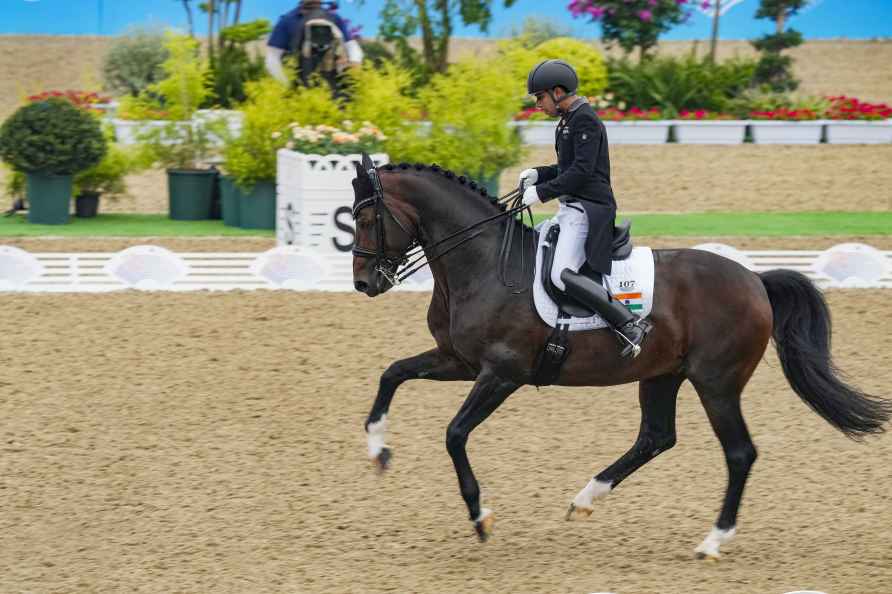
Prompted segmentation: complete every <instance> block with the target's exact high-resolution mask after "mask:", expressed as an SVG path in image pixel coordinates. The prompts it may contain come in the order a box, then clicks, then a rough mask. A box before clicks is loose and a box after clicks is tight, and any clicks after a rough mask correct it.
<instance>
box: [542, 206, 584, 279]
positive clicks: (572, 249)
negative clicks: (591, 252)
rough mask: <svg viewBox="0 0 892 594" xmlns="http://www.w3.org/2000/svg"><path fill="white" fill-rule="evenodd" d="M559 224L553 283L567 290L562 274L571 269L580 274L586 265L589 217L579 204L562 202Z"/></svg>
mask: <svg viewBox="0 0 892 594" xmlns="http://www.w3.org/2000/svg"><path fill="white" fill-rule="evenodd" d="M557 222H558V225H560V227H561V234H560V235H559V236H558V240H557V246H555V248H554V265H553V266H552V267H551V282H552V284H553V285H554V286H555V287H557V288H558V289H560V290H561V291H563V290H565V287H564V281H562V280H561V272H562V271H563V270H564V269H565V268H569V269H570V270H572V271H573V272H579V269H580V268H582V265H583V264H585V240H586V238H587V237H588V216H586V214H585V211H584V210H582V206H580V205H579V204H564V203H563V202H561V205H560V207H559V208H558V212H557Z"/></svg>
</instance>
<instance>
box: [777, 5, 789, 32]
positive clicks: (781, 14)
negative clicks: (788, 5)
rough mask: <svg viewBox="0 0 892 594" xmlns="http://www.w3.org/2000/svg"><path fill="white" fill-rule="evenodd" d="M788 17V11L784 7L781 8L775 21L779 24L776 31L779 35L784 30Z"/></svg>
mask: <svg viewBox="0 0 892 594" xmlns="http://www.w3.org/2000/svg"><path fill="white" fill-rule="evenodd" d="M786 18H787V13H786V11H784V9H783V8H781V10H780V12H778V13H777V20H776V21H775V24H776V25H777V30H776V32H777V34H778V35H780V34H781V33H783V32H784V24H785V23H784V21H785V20H786Z"/></svg>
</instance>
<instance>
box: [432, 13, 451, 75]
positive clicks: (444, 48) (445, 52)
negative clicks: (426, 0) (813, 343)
mask: <svg viewBox="0 0 892 594" xmlns="http://www.w3.org/2000/svg"><path fill="white" fill-rule="evenodd" d="M437 8H439V10H440V17H441V19H442V21H441V22H442V24H443V32H442V35H441V37H440V39H438V40H437V52H436V53H437V65H436V71H437V72H446V68H447V67H448V66H449V38H450V37H451V36H452V19H450V17H449V0H437Z"/></svg>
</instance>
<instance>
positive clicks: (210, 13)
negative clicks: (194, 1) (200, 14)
mask: <svg viewBox="0 0 892 594" xmlns="http://www.w3.org/2000/svg"><path fill="white" fill-rule="evenodd" d="M207 4H208V58H209V59H210V61H211V64H212V65H213V63H214V0H207Z"/></svg>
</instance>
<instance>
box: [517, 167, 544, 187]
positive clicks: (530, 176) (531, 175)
mask: <svg viewBox="0 0 892 594" xmlns="http://www.w3.org/2000/svg"><path fill="white" fill-rule="evenodd" d="M537 181H539V172H538V171H536V170H535V169H524V170H523V171H521V172H520V177H519V178H518V185H519V186H520V190H521V192H522V191H523V190H525V189H526V188H527V187H529V186H532V185H534V184H535V183H536V182H537Z"/></svg>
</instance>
